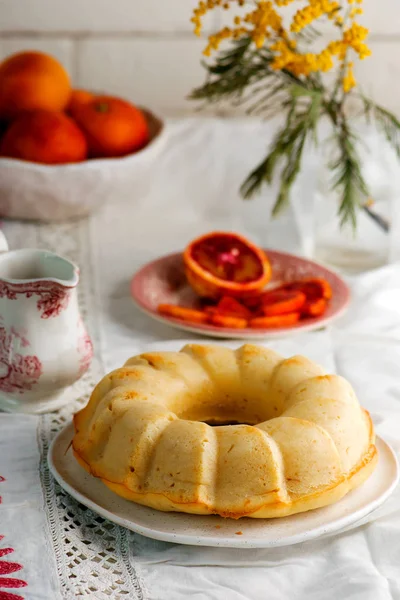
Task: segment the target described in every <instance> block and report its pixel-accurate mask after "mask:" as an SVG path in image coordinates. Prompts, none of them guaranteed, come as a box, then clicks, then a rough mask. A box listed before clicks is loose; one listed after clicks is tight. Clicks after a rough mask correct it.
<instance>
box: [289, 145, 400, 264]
mask: <svg viewBox="0 0 400 600" xmlns="http://www.w3.org/2000/svg"><path fill="white" fill-rule="evenodd" d="M372 136H373V137H372V138H371V139H369V138H367V137H364V142H365V143H364V146H365V148H367V150H366V151H365V152H364V153H362V152H361V153H360V155H361V159H362V163H361V164H362V171H363V175H364V178H365V180H366V182H367V185H368V187H369V190H370V192H371V199H372V200H373V201H372V202H371V204H370V205H367V206H365V207H364V208H363V207H360V208H359V209H357V227H356V229H353V227H352V225H351V224H346V225H344V226H341V222H340V217H339V215H338V211H339V206H340V195H339V193H338V191H336V190H332V187H331V181H332V174H331V173H329V171H328V169H327V167H326V164H327V162H328V158H327V157H326V156H324V153H323V152H321V154H318V153H314V154H313V155H311V154H309V155H308V156H307V159H306V160H305V161H304V165H303V168H302V171H301V173H300V175H299V177H298V179H297V181H296V183H295V185H294V187H293V191H292V195H291V205H292V208H293V212H294V215H295V220H296V223H297V229H298V231H299V235H300V239H301V252H302V254H303V255H305V256H307V257H309V258H313V259H314V260H317V261H319V262H322V263H325V264H327V265H331V266H332V267H334V268H336V269H337V270H339V271H341V272H343V273H348V274H354V273H360V272H364V271H368V270H370V269H376V268H379V267H381V266H383V265H385V264H387V263H391V262H395V261H398V260H400V166H399V163H398V161H397V158H394V157H393V154H392V153H391V151H390V149H389V148H388V146H387V144H385V143H384V141H382V140H381V139H380V138H377V137H376V134H372ZM366 201H367V199H366Z"/></svg>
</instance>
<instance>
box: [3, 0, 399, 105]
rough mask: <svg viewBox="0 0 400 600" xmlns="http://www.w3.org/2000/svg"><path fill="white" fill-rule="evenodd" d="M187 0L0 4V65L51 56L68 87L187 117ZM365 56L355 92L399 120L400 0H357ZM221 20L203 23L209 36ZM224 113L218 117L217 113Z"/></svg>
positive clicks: (197, 72)
mask: <svg viewBox="0 0 400 600" xmlns="http://www.w3.org/2000/svg"><path fill="white" fill-rule="evenodd" d="M196 3H197V2H196V1H195V0H0V58H2V57H4V56H6V55H8V54H10V53H11V52H15V51H17V50H22V49H32V48H34V49H40V50H43V51H45V52H50V53H52V54H54V55H55V56H56V57H58V58H59V59H60V60H61V61H62V63H63V64H64V65H65V66H66V67H67V68H68V70H69V72H70V73H71V75H72V78H73V82H74V85H75V86H78V87H87V88H90V89H95V90H102V91H103V90H105V91H108V92H109V93H113V94H119V95H122V96H126V97H129V98H131V99H132V100H133V101H134V102H137V103H139V104H144V105H147V106H149V107H151V108H153V109H155V110H157V111H158V112H160V113H162V114H164V115H177V114H185V113H188V112H193V111H194V110H195V106H194V104H193V102H189V101H188V100H187V99H186V95H187V94H188V93H189V92H190V90H191V89H192V87H193V86H194V85H196V84H199V83H201V82H202V80H203V77H204V74H203V69H202V67H201V65H200V59H201V50H202V48H203V46H204V40H201V39H200V40H199V39H198V38H196V37H195V36H194V35H192V33H191V23H190V17H191V12H192V8H193V6H194V5H195V4H196ZM364 9H365V18H364V22H365V24H366V25H367V26H368V27H369V28H370V29H371V34H372V35H371V44H370V45H371V47H372V50H373V56H372V57H371V58H369V59H367V60H365V61H364V62H362V63H360V66H359V68H358V74H359V79H360V80H361V83H362V85H363V88H364V89H365V90H366V91H368V92H369V93H371V94H372V95H373V96H374V97H375V98H376V99H377V100H379V101H381V102H383V103H385V105H386V106H387V107H388V108H389V109H391V110H394V111H395V112H396V113H397V114H398V115H399V116H400V0H379V2H378V0H364ZM220 20H221V17H220V16H219V15H217V14H215V15H214V16H213V17H212V18H211V19H209V21H208V27H209V29H211V28H213V27H215V26H217V25H218V24H219V22H220ZM223 112H225V111H223Z"/></svg>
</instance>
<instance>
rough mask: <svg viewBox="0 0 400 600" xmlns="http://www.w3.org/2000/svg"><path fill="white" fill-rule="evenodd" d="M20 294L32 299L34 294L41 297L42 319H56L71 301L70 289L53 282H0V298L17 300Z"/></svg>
mask: <svg viewBox="0 0 400 600" xmlns="http://www.w3.org/2000/svg"><path fill="white" fill-rule="evenodd" d="M18 294H21V295H25V297H26V298H31V297H32V296H33V295H34V294H35V295H37V296H39V300H38V301H37V307H38V310H39V311H40V312H41V318H42V319H49V318H50V317H56V316H58V315H59V314H60V312H61V311H63V310H65V309H66V308H67V306H68V303H69V300H70V296H71V294H70V291H69V289H68V288H65V287H63V286H62V285H59V284H58V283H54V282H53V281H34V282H27V283H7V282H5V281H0V298H4V297H5V298H8V299H9V300H16V299H17V296H18Z"/></svg>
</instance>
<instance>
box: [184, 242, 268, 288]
mask: <svg viewBox="0 0 400 600" xmlns="http://www.w3.org/2000/svg"><path fill="white" fill-rule="evenodd" d="M183 259H184V263H185V271H186V276H187V279H188V281H189V283H190V285H191V286H192V288H193V289H194V290H195V292H197V294H199V296H201V297H203V298H214V299H218V298H220V297H221V296H233V297H236V298H245V297H248V296H251V295H253V294H257V293H258V292H259V291H260V290H261V289H262V288H263V287H264V286H265V285H266V284H267V283H268V281H269V280H270V278H271V265H270V262H269V260H268V258H267V256H266V255H265V253H264V252H263V251H262V250H261V248H258V247H257V246H256V245H255V244H252V243H251V242H249V241H248V240H247V239H246V238H244V237H243V236H241V235H238V234H237V233H226V232H220V231H217V232H213V233H208V234H206V235H203V236H201V237H199V238H197V239H195V240H194V241H193V242H191V243H190V244H189V245H188V247H187V248H186V250H185V252H184V255H183Z"/></svg>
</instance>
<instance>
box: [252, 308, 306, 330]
mask: <svg viewBox="0 0 400 600" xmlns="http://www.w3.org/2000/svg"><path fill="white" fill-rule="evenodd" d="M299 319H300V313H298V312H293V313H288V314H286V315H274V316H272V317H256V318H255V319H250V321H249V327H252V328H254V329H274V328H278V327H290V326H291V325H295V324H296V323H297V322H298V320H299Z"/></svg>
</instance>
